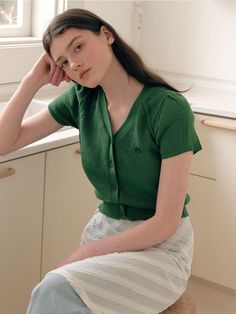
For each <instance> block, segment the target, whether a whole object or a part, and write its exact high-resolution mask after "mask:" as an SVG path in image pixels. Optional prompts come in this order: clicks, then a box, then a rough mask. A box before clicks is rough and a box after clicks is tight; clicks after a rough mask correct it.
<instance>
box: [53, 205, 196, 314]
mask: <svg viewBox="0 0 236 314" xmlns="http://www.w3.org/2000/svg"><path fill="white" fill-rule="evenodd" d="M140 222H141V221H128V220H116V219H112V218H109V217H107V216H105V215H104V214H102V213H100V212H99V211H97V212H96V213H95V215H94V216H93V218H92V219H91V220H90V222H89V223H88V225H87V226H86V227H85V230H84V232H83V234H82V240H81V243H86V242H89V241H94V240H97V239H101V238H105V237H109V236H111V235H113V234H116V233H118V232H122V231H124V230H127V229H129V228H132V227H133V226H135V225H137V224H139V223H140ZM192 255H193V230H192V225H191V222H190V219H189V217H186V218H182V220H181V225H180V226H179V228H178V230H177V232H176V233H175V234H174V235H173V236H172V237H171V238H170V239H169V240H167V241H164V242H162V243H160V244H158V245H155V246H152V247H149V248H147V249H144V250H142V251H138V252H124V253H112V254H108V255H103V256H95V257H91V258H87V259H85V260H82V261H78V262H74V263H72V264H68V265H65V266H63V267H60V268H58V269H55V270H53V271H52V272H53V273H57V274H60V275H62V276H63V277H64V278H65V279H66V280H67V281H68V282H69V283H70V284H71V286H72V287H73V288H74V289H75V290H76V292H77V293H78V294H79V295H80V297H81V299H82V300H83V301H84V303H85V304H86V305H87V307H88V308H89V309H90V310H91V312H92V313H94V314H138V313H144V314H157V313H160V312H162V311H164V310H165V309H166V308H167V307H169V306H170V305H171V304H173V303H174V302H175V301H176V300H177V299H178V298H179V297H180V296H181V294H182V293H183V292H184V290H185V289H186V285H187V280H188V278H189V276H190V271H191V263H192Z"/></svg>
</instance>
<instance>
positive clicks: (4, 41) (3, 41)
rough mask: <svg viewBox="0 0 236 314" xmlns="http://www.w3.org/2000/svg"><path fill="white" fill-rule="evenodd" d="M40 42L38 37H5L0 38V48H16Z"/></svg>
mask: <svg viewBox="0 0 236 314" xmlns="http://www.w3.org/2000/svg"><path fill="white" fill-rule="evenodd" d="M41 43H42V40H41V38H39V37H6V38H0V46H8V47H9V46H16V45H27V44H41Z"/></svg>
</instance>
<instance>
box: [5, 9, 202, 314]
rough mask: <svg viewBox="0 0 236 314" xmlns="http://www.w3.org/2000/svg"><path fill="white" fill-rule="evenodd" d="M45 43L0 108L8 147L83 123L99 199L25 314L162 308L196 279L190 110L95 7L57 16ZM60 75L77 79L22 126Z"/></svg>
mask: <svg viewBox="0 0 236 314" xmlns="http://www.w3.org/2000/svg"><path fill="white" fill-rule="evenodd" d="M43 45H44V48H45V51H46V52H45V53H44V54H43V55H42V57H41V58H40V59H39V61H38V62H37V63H36V64H35V66H34V67H33V68H32V70H31V71H30V72H29V73H28V74H27V75H26V76H25V78H24V79H23V80H22V82H21V84H20V86H19V88H18V89H17V91H16V93H15V94H14V95H13V97H12V98H11V99H10V101H9V103H8V105H7V106H6V108H5V110H4V112H3V113H2V115H1V118H0V147H1V152H0V153H2V154H5V153H8V152H10V151H13V150H16V149H19V148H20V147H22V146H25V145H28V144H29V143H32V142H33V141H36V140H39V139H41V138H42V137H45V136H47V135H49V134H50V133H52V132H55V131H56V130H58V129H59V128H61V127H62V126H64V125H71V126H73V127H75V128H78V129H79V136H80V145H81V157H82V163H83V167H84V170H85V172H86V174H87V176H88V178H89V179H90V181H91V182H92V184H93V185H94V187H95V191H96V195H97V197H98V198H99V199H100V200H101V201H102V202H101V204H100V206H99V208H98V209H97V211H96V213H95V215H94V217H93V218H92V219H91V221H90V222H89V223H88V225H87V226H86V228H85V230H84V233H83V235H82V241H81V245H80V247H79V248H78V249H77V250H76V251H75V252H72V254H71V255H70V256H69V257H67V258H66V259H65V260H64V261H62V262H61V264H60V265H59V267H58V268H57V269H55V270H53V271H51V272H50V273H48V274H47V275H46V277H45V278H44V279H43V281H42V282H41V283H40V284H39V285H38V286H37V287H36V288H35V289H34V291H33V293H32V299H31V302H30V305H29V308H28V313H29V314H36V313H37V314H39V313H40V314H42V313H43V314H51V313H58V314H69V313H107V314H112V313H119V314H134V313H145V314H152V313H155V314H157V313H160V312H162V311H163V310H164V309H166V308H167V307H169V306H170V305H171V304H173V303H174V302H175V301H176V300H177V299H178V298H179V297H180V296H181V294H182V293H183V292H184V290H185V289H186V283H187V280H188V278H189V275H190V268H191V261H192V253H193V232H192V227H191V223H190V219H189V217H188V212H187V208H186V204H187V203H188V202H189V200H190V197H189V195H188V193H187V188H188V180H189V171H190V166H191V160H192V156H193V154H194V153H196V152H198V151H199V150H200V149H201V145H200V142H199V140H198V137H197V135H196V133H195V130H194V118H193V114H192V111H191V109H190V106H189V104H188V102H187V101H186V99H185V98H184V97H183V96H182V95H180V94H179V93H178V92H177V91H176V90H175V89H174V88H173V87H171V86H170V85H169V84H168V83H166V82H165V81H164V80H163V79H162V78H160V77H159V76H157V75H155V74H154V73H152V72H151V71H150V70H148V69H147V68H146V67H145V66H144V64H143V63H142V61H141V59H140V57H139V56H138V55H137V54H136V53H135V52H134V50H133V49H132V48H131V47H129V46H128V45H127V44H126V43H125V42H124V41H123V40H122V39H121V38H120V37H119V36H118V34H117V33H116V31H115V30H114V29H113V28H112V27H111V26H110V25H109V24H108V23H106V22H105V21H103V20H102V19H101V18H99V17H98V16H96V15H94V14H93V13H91V12H88V11H86V10H81V9H72V10H68V11H66V12H64V13H62V14H60V15H58V16H57V17H55V18H54V19H53V21H52V22H51V24H50V25H49V26H48V29H47V30H46V32H45V34H44V37H43ZM63 80H66V81H70V80H72V81H73V82H74V83H73V85H72V86H71V87H70V89H68V90H67V91H66V92H64V93H63V94H62V95H61V96H59V97H58V98H56V99H55V100H54V101H53V102H52V103H51V104H49V107H48V109H45V110H43V111H42V112H40V113H38V114H36V115H35V116H33V117H30V118H28V119H26V120H24V121H22V118H23V115H24V112H25V110H26V109H27V106H28V105H29V103H30V101H31V99H32V97H33V96H34V95H35V93H36V92H37V91H38V90H39V89H40V88H41V87H42V86H43V85H45V84H47V83H51V84H53V85H59V84H60V82H61V81H63ZM78 210H83V209H79V208H78ZM62 232H63V230H62Z"/></svg>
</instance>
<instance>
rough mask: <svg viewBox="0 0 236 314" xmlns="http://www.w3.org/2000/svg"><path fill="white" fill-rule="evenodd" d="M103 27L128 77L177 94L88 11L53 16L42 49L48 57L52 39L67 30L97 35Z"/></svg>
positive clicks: (174, 89)
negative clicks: (110, 34)
mask: <svg viewBox="0 0 236 314" xmlns="http://www.w3.org/2000/svg"><path fill="white" fill-rule="evenodd" d="M103 25H104V26H105V27H106V28H107V30H108V31H110V32H111V33H112V34H113V36H114V42H113V44H112V46H111V47H112V50H113V53H114V55H115V56H116V58H117V59H118V61H119V62H120V64H121V65H122V66H123V68H124V69H125V71H126V72H127V73H128V75H130V76H132V77H134V78H135V79H136V80H137V81H139V82H140V83H142V84H144V85H148V86H164V87H167V88H168V89H170V90H172V91H176V92H178V90H177V89H176V88H174V87H173V86H171V85H170V84H169V83H168V82H167V81H166V80H164V79H163V78H162V77H161V76H159V75H157V74H156V73H154V72H153V71H151V70H150V69H148V67H147V66H146V65H145V64H144V63H143V61H142V59H141V57H140V56H139V55H138V54H137V52H136V51H135V50H134V49H133V48H132V47H130V46H129V45H128V44H127V43H126V42H125V41H124V40H123V39H122V38H121V37H120V36H119V35H118V34H117V32H116V31H115V29H114V28H113V27H112V26H111V25H110V24H108V23H107V22H105V21H104V20H103V19H101V18H100V17H99V16H97V15H96V14H94V13H92V12H90V11H87V10H83V9H70V10H67V11H65V12H63V13H61V14H59V15H57V16H55V17H54V19H53V20H52V21H51V23H50V24H49V26H48V27H47V29H46V31H45V33H44V35H43V47H44V49H45V51H46V52H47V53H48V54H49V55H50V54H51V53H50V46H51V44H52V41H53V39H54V38H55V37H56V36H58V35H61V34H62V33H63V32H64V31H65V30H67V29H68V28H78V29H84V30H89V31H91V32H93V33H95V34H97V35H98V34H99V33H100V29H101V27H102V26H103Z"/></svg>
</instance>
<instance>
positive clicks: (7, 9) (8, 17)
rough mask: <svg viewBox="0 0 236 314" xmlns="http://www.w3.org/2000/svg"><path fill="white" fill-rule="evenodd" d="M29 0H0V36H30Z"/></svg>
mask: <svg viewBox="0 0 236 314" xmlns="http://www.w3.org/2000/svg"><path fill="white" fill-rule="evenodd" d="M30 14H31V1H30V0H5V1H4V0H3V1H2V0H0V37H19V36H22V37H23V36H24V37H27V36H30V26H31V25H30V22H31V19H30Z"/></svg>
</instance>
